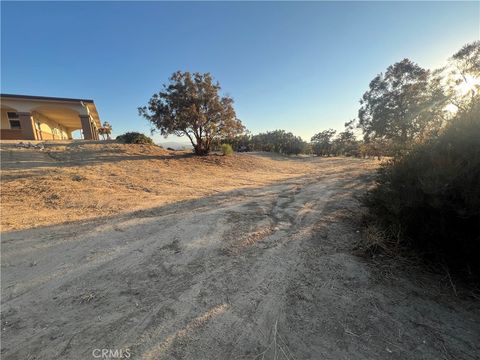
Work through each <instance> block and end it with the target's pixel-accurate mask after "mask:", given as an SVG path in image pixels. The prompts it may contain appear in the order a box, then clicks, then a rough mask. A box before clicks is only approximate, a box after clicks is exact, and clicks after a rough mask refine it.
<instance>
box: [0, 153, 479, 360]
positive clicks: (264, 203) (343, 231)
mask: <svg viewBox="0 0 480 360" xmlns="http://www.w3.org/2000/svg"><path fill="white" fill-rule="evenodd" d="M58 155H60V154H58ZM120 156H124V155H120ZM128 156H134V155H128ZM138 156H143V155H138ZM148 156H149V155H148ZM155 156H159V155H155ZM168 156H170V155H168ZM234 160H235V161H239V162H245V165H234V164H233V161H234ZM56 161H59V160H56ZM62 161H66V160H62ZM75 161H80V160H75ZM125 161H130V162H131V163H132V164H137V162H138V161H148V162H150V161H153V162H152V163H150V164H151V165H152V166H153V165H154V164H157V165H154V166H158V167H159V168H160V169H163V170H162V173H164V172H166V171H165V170H164V169H166V168H167V165H165V164H163V162H168V161H170V162H176V161H185V162H189V161H190V162H192V163H189V165H191V167H190V168H191V171H190V172H189V173H190V176H191V177H194V176H195V177H197V176H199V175H198V174H199V172H203V171H205V174H206V175H207V174H216V175H215V178H214V179H212V180H211V181H212V183H215V184H216V185H221V184H223V185H225V184H230V185H225V186H231V187H232V188H235V181H239V180H238V179H236V177H242V179H243V180H241V181H244V185H245V187H244V188H237V189H232V190H227V189H225V188H221V191H218V192H216V193H214V191H213V189H215V186H216V185H215V186H213V185H208V181H207V180H206V179H203V180H202V181H203V184H204V189H206V190H204V191H205V193H204V194H203V195H202V196H196V195H194V199H188V198H187V197H185V200H184V201H181V202H171V203H168V202H165V203H163V204H160V205H153V206H149V207H148V208H146V209H143V210H136V211H126V210H127V209H128V205H125V206H124V207H122V208H120V212H118V213H117V214H113V215H109V216H108V215H105V216H102V217H100V218H97V219H89V220H81V221H74V222H71V223H69V224H58V225H50V226H40V227H37V228H28V227H29V226H30V225H29V224H35V225H37V223H36V222H35V223H33V222H29V219H28V216H25V217H24V221H23V222H21V223H19V224H21V226H20V225H18V226H19V227H22V228H23V229H22V230H9V231H4V233H3V236H2V349H1V351H2V358H4V359H95V357H94V355H98V354H100V353H99V352H98V351H97V352H95V351H96V350H95V349H99V350H101V349H111V350H113V351H117V353H116V354H117V355H119V354H120V350H121V351H122V352H123V355H124V358H126V354H127V353H128V354H129V355H130V358H134V359H475V358H478V354H479V351H480V348H479V343H480V342H479V338H480V337H479V336H480V325H479V324H480V306H479V304H478V302H477V303H475V302H472V301H470V300H467V299H463V298H461V297H458V298H457V297H454V296H453V295H452V291H451V288H450V284H449V283H447V280H446V279H443V278H441V277H436V276H433V275H430V274H427V273H423V272H422V271H421V270H418V269H412V268H410V269H406V270H403V269H402V268H397V267H394V266H393V265H388V263H387V262H383V263H380V264H379V263H378V262H373V261H371V260H367V259H364V258H361V257H358V256H355V255H353V254H354V252H353V248H354V245H355V243H356V241H358V238H359V236H360V235H359V229H360V224H359V220H358V219H359V212H361V211H362V209H361V208H360V206H359V204H358V201H357V200H356V198H357V196H358V195H360V194H361V192H362V191H363V190H364V189H365V187H366V186H368V184H369V176H370V174H371V169H372V168H373V167H374V166H375V164H373V163H371V162H368V161H362V160H355V159H314V160H313V159H297V160H293V159H292V160H288V159H284V158H276V159H266V158H265V157H260V156H251V155H239V156H238V157H236V158H232V159H231V160H230V159H229V160H225V159H224V158H219V157H209V158H204V159H202V160H197V159H191V158H189V157H185V158H183V159H170V158H168V159H167V158H159V159H150V158H148V159H136V160H133V159H132V160H127V159H122V160H121V161H118V162H114V161H112V162H111V163H108V162H107V163H105V164H91V165H79V164H77V165H75V166H77V167H76V168H75V167H74V166H71V167H66V166H62V167H61V169H57V170H59V171H61V175H58V176H62V179H65V178H66V176H67V175H65V174H66V173H64V171H65V172H68V171H72V173H71V174H70V176H74V175H79V176H85V177H87V179H91V178H90V177H91V176H92V177H93V175H92V173H93V171H99V174H100V173H101V172H100V170H92V169H90V170H89V171H91V172H88V171H87V173H86V174H87V175H84V173H82V174H80V173H78V172H77V173H74V168H75V169H80V168H81V169H84V168H89V167H95V166H100V167H102V166H114V164H113V163H115V164H116V165H117V166H123V165H122V164H120V163H122V162H125ZM199 161H204V162H206V163H207V164H206V165H207V166H208V167H209V169H208V170H204V169H203V167H201V166H200V164H199V163H198V162H199ZM217 161H218V162H219V163H216V162H217ZM230 161H232V163H231V162H230ZM210 162H214V163H213V164H210ZM160 163H161V164H160ZM249 165H251V166H249ZM253 165H254V166H255V167H260V166H262V167H263V168H262V170H258V169H253ZM79 166H80V167H79ZM83 166H84V167H83ZM130 166H133V165H125V176H127V177H133V176H134V174H132V173H131V172H129V171H128V170H127V169H128V168H129V167H130ZM135 166H139V165H135ZM169 166H173V164H170V165H169ZM196 166H198V167H196ZM237 166H239V167H240V166H244V168H243V170H242V171H237V170H234V169H236V168H237ZM177 167H178V166H177ZM217 168H220V169H217ZM137 169H138V170H140V167H138V168H137ZM302 169H303V170H302ZM110 170H112V169H110ZM43 171H45V172H46V173H42V172H43ZM49 171H50V170H48V171H47V170H45V169H43V168H42V167H40V168H32V169H26V168H21V169H14V168H9V169H8V170H6V173H7V176H6V179H5V181H7V182H8V181H13V182H15V181H25V183H26V184H28V186H30V185H31V184H32V182H30V181H33V180H32V179H30V177H45V178H43V179H42V181H43V182H47V181H48V179H47V178H46V177H47V176H48V172H49ZM116 171H117V170H116ZM118 171H120V170H118ZM146 171H147V172H148V173H149V175H148V176H145V181H149V182H150V183H151V184H152V185H151V186H152V187H153V186H154V185H153V184H154V183H156V182H155V180H154V179H153V176H154V175H153V174H154V173H155V172H154V171H153V170H151V169H149V170H146ZM256 171H258V173H256ZM42 174H43V175H42ZM185 174H187V173H185ZM262 174H263V175H262ZM17 175H18V177H16V176H17ZM53 176H57V175H53ZM150 176H151V177H152V178H150ZM262 176H264V178H262ZM105 178H106V179H105V180H99V182H101V181H105V182H106V183H108V181H110V179H111V178H109V177H108V175H105ZM114 178H115V177H114ZM250 178H252V179H255V180H253V181H258V182H257V183H256V185H252V183H250V182H249V181H250V180H248V179H250ZM85 181H90V180H85ZM128 181H129V182H130V183H136V181H139V180H138V177H135V180H134V181H133V180H131V179H129V180H128ZM158 181H159V182H161V183H162V185H158V186H165V188H163V189H166V185H165V183H163V181H164V180H158ZM175 181H176V182H177V183H182V184H183V182H185V183H188V182H187V181H188V180H187V179H182V180H179V176H178V174H177V177H176V178H175ZM125 183H127V180H125V182H122V180H120V179H118V182H115V181H113V180H112V188H115V187H118V188H122V186H123V188H125V186H124V184H125ZM120 184H122V185H120ZM62 186H63V185H62ZM237 186H238V184H237ZM148 188H149V189H150V188H151V187H150V186H149V187H148ZM106 189H108V186H107V185H99V189H96V190H95V191H96V192H95V194H96V195H97V194H100V193H102V192H103V191H106ZM172 189H174V190H173V191H176V194H182V193H183V192H182V190H180V189H178V188H177V187H175V186H174V185H172ZM3 191H4V190H3V189H2V192H3ZM9 191H12V189H11V188H9ZM55 191H60V190H55ZM135 191H136V192H134V194H136V195H138V196H139V194H140V192H139V191H138V190H135ZM164 191H166V190H164ZM208 191H210V193H208ZM126 192H127V193H129V192H128V191H126ZM62 194H63V193H62ZM109 194H110V195H109V196H106V197H105V198H104V199H108V198H112V197H113V196H114V194H115V193H114V192H112V193H109ZM148 194H149V196H151V197H152V198H154V199H155V200H154V201H159V199H158V198H156V197H157V196H161V195H159V194H156V193H154V192H152V193H148ZM96 195H95V196H96ZM32 196H33V195H32ZM63 196H65V195H63ZM164 196H170V194H169V193H165V194H164ZM172 196H173V195H172ZM185 196H187V195H185ZM134 197H135V196H134V195H129V197H128V202H130V203H131V204H130V205H131V206H137V204H140V203H141V202H135V199H134ZM147 198H148V197H147ZM24 199H28V197H25V198H24ZM37 199H41V198H37ZM142 199H145V198H142ZM10 201H13V200H12V199H11V200H10ZM39 201H40V200H39ZM84 201H85V204H86V203H87V200H86V199H85V200H84ZM90 201H91V202H93V201H96V198H91V200H90ZM105 201H106V200H105ZM111 201H112V202H113V203H115V204H116V202H115V201H117V200H115V199H111ZM142 201H143V200H142ZM160 201H161V200H160ZM10 204H11V203H10ZM10 206H11V205H10ZM39 206H44V205H42V204H39ZM61 206H63V205H61ZM24 208H25V207H24ZM41 208H42V209H49V208H48V207H46V208H43V207H41ZM3 209H4V211H8V210H9V209H10V207H9V206H4V208H3ZM62 209H63V211H65V212H68V211H69V210H68V207H64V208H62ZM72 211H73V213H75V209H74V210H72ZM59 214H60V213H59ZM75 214H77V213H75ZM76 216H77V215H76ZM78 216H80V215H78ZM80 218H81V216H80ZM10 221H13V220H10ZM57 222H59V221H57ZM9 226H12V225H9ZM381 264H383V265H381ZM110 355H111V354H110ZM110 358H114V357H112V356H110Z"/></svg>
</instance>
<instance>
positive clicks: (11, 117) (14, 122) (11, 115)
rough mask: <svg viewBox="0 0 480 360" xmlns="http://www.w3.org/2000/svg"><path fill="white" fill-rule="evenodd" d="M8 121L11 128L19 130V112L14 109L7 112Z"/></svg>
mask: <svg viewBox="0 0 480 360" xmlns="http://www.w3.org/2000/svg"><path fill="white" fill-rule="evenodd" d="M7 116H8V121H9V122H10V129H12V130H19V129H20V119H19V118H18V114H17V113H16V112H13V111H8V112H7Z"/></svg>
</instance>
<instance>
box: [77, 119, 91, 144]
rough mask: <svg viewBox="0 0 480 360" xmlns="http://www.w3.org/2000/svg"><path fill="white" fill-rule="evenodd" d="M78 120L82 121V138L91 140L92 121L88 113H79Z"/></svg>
mask: <svg viewBox="0 0 480 360" xmlns="http://www.w3.org/2000/svg"><path fill="white" fill-rule="evenodd" d="M79 116H80V122H81V123H82V131H83V139H84V140H93V139H94V133H93V129H92V123H91V122H90V115H79Z"/></svg>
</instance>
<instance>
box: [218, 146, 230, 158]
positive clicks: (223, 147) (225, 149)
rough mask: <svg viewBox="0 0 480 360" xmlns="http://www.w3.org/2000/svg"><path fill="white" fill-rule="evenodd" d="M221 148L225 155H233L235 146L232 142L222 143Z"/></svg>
mask: <svg viewBox="0 0 480 360" xmlns="http://www.w3.org/2000/svg"><path fill="white" fill-rule="evenodd" d="M220 149H221V150H222V154H223V155H227V156H228V155H233V148H232V145H230V144H222V145H221V147H220Z"/></svg>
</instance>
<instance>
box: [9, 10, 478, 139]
mask: <svg viewBox="0 0 480 360" xmlns="http://www.w3.org/2000/svg"><path fill="white" fill-rule="evenodd" d="M479 4H480V3H479V2H463V3H460V2H453V3H450V2H405V3H400V2H246V3H239V2H194V3H191V2H189V3H187V2H175V3H167V2H141V3H138V2H135V3H132V2H47V3H41V2H36V3H28V2H3V1H2V4H1V10H2V12H1V20H2V22H1V40H2V42H1V91H2V92H4V93H18V94H29V95H43V96H59V97H75V98H91V99H94V100H95V102H96V104H97V109H98V111H99V113H100V117H101V119H102V120H108V121H110V123H111V124H112V125H113V128H114V133H115V134H120V133H122V132H124V131H127V130H136V131H143V132H146V133H148V132H149V129H150V126H149V124H148V123H147V122H146V121H145V120H144V119H142V118H140V117H139V116H138V114H137V107H138V106H141V105H144V104H146V102H147V101H148V99H149V98H150V96H151V95H152V94H153V93H154V92H156V91H158V90H160V88H161V85H162V84H163V83H165V82H166V81H167V80H168V77H169V76H170V74H171V73H172V72H174V71H176V70H188V71H199V72H207V71H208V72H211V73H212V74H213V75H214V77H215V78H216V79H217V80H218V81H219V82H220V84H221V85H222V88H223V91H224V92H225V93H228V94H229V95H231V96H232V97H233V98H234V99H235V108H236V111H237V115H238V117H239V118H240V119H241V120H242V121H243V122H244V124H245V125H246V126H247V127H248V129H250V130H251V131H252V132H254V133H256V132H259V131H266V130H274V129H285V130H288V131H292V132H294V133H295V134H297V135H300V136H302V137H303V138H305V139H307V140H308V139H309V138H310V137H311V136H312V135H313V134H314V133H316V132H318V131H320V130H322V129H326V128H330V127H332V128H335V129H339V130H341V129H342V128H343V123H344V122H345V121H347V120H350V119H352V118H354V117H355V116H356V114H357V110H358V107H359V104H358V100H359V99H360V97H361V96H362V94H363V92H364V91H365V90H366V89H367V87H368V84H369V82H370V80H371V79H372V78H373V77H374V76H375V75H376V74H377V73H379V72H382V71H384V70H385V68H386V67H387V66H389V65H390V64H393V63H394V62H396V61H399V60H401V59H403V58H405V57H409V58H410V59H412V60H414V61H416V62H418V63H419V64H420V65H421V66H423V67H426V68H435V67H439V66H441V65H442V64H443V63H444V62H445V61H446V60H447V58H448V57H449V56H451V55H452V54H453V53H454V52H455V51H456V50H458V49H459V48H460V47H461V46H462V45H464V44H465V43H467V42H471V41H474V40H477V39H478V38H479V26H480V24H479V18H480V14H479ZM155 139H156V140H157V141H158V140H161V137H160V136H158V135H157V136H156V137H155ZM161 141H163V139H162V140H161Z"/></svg>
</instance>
